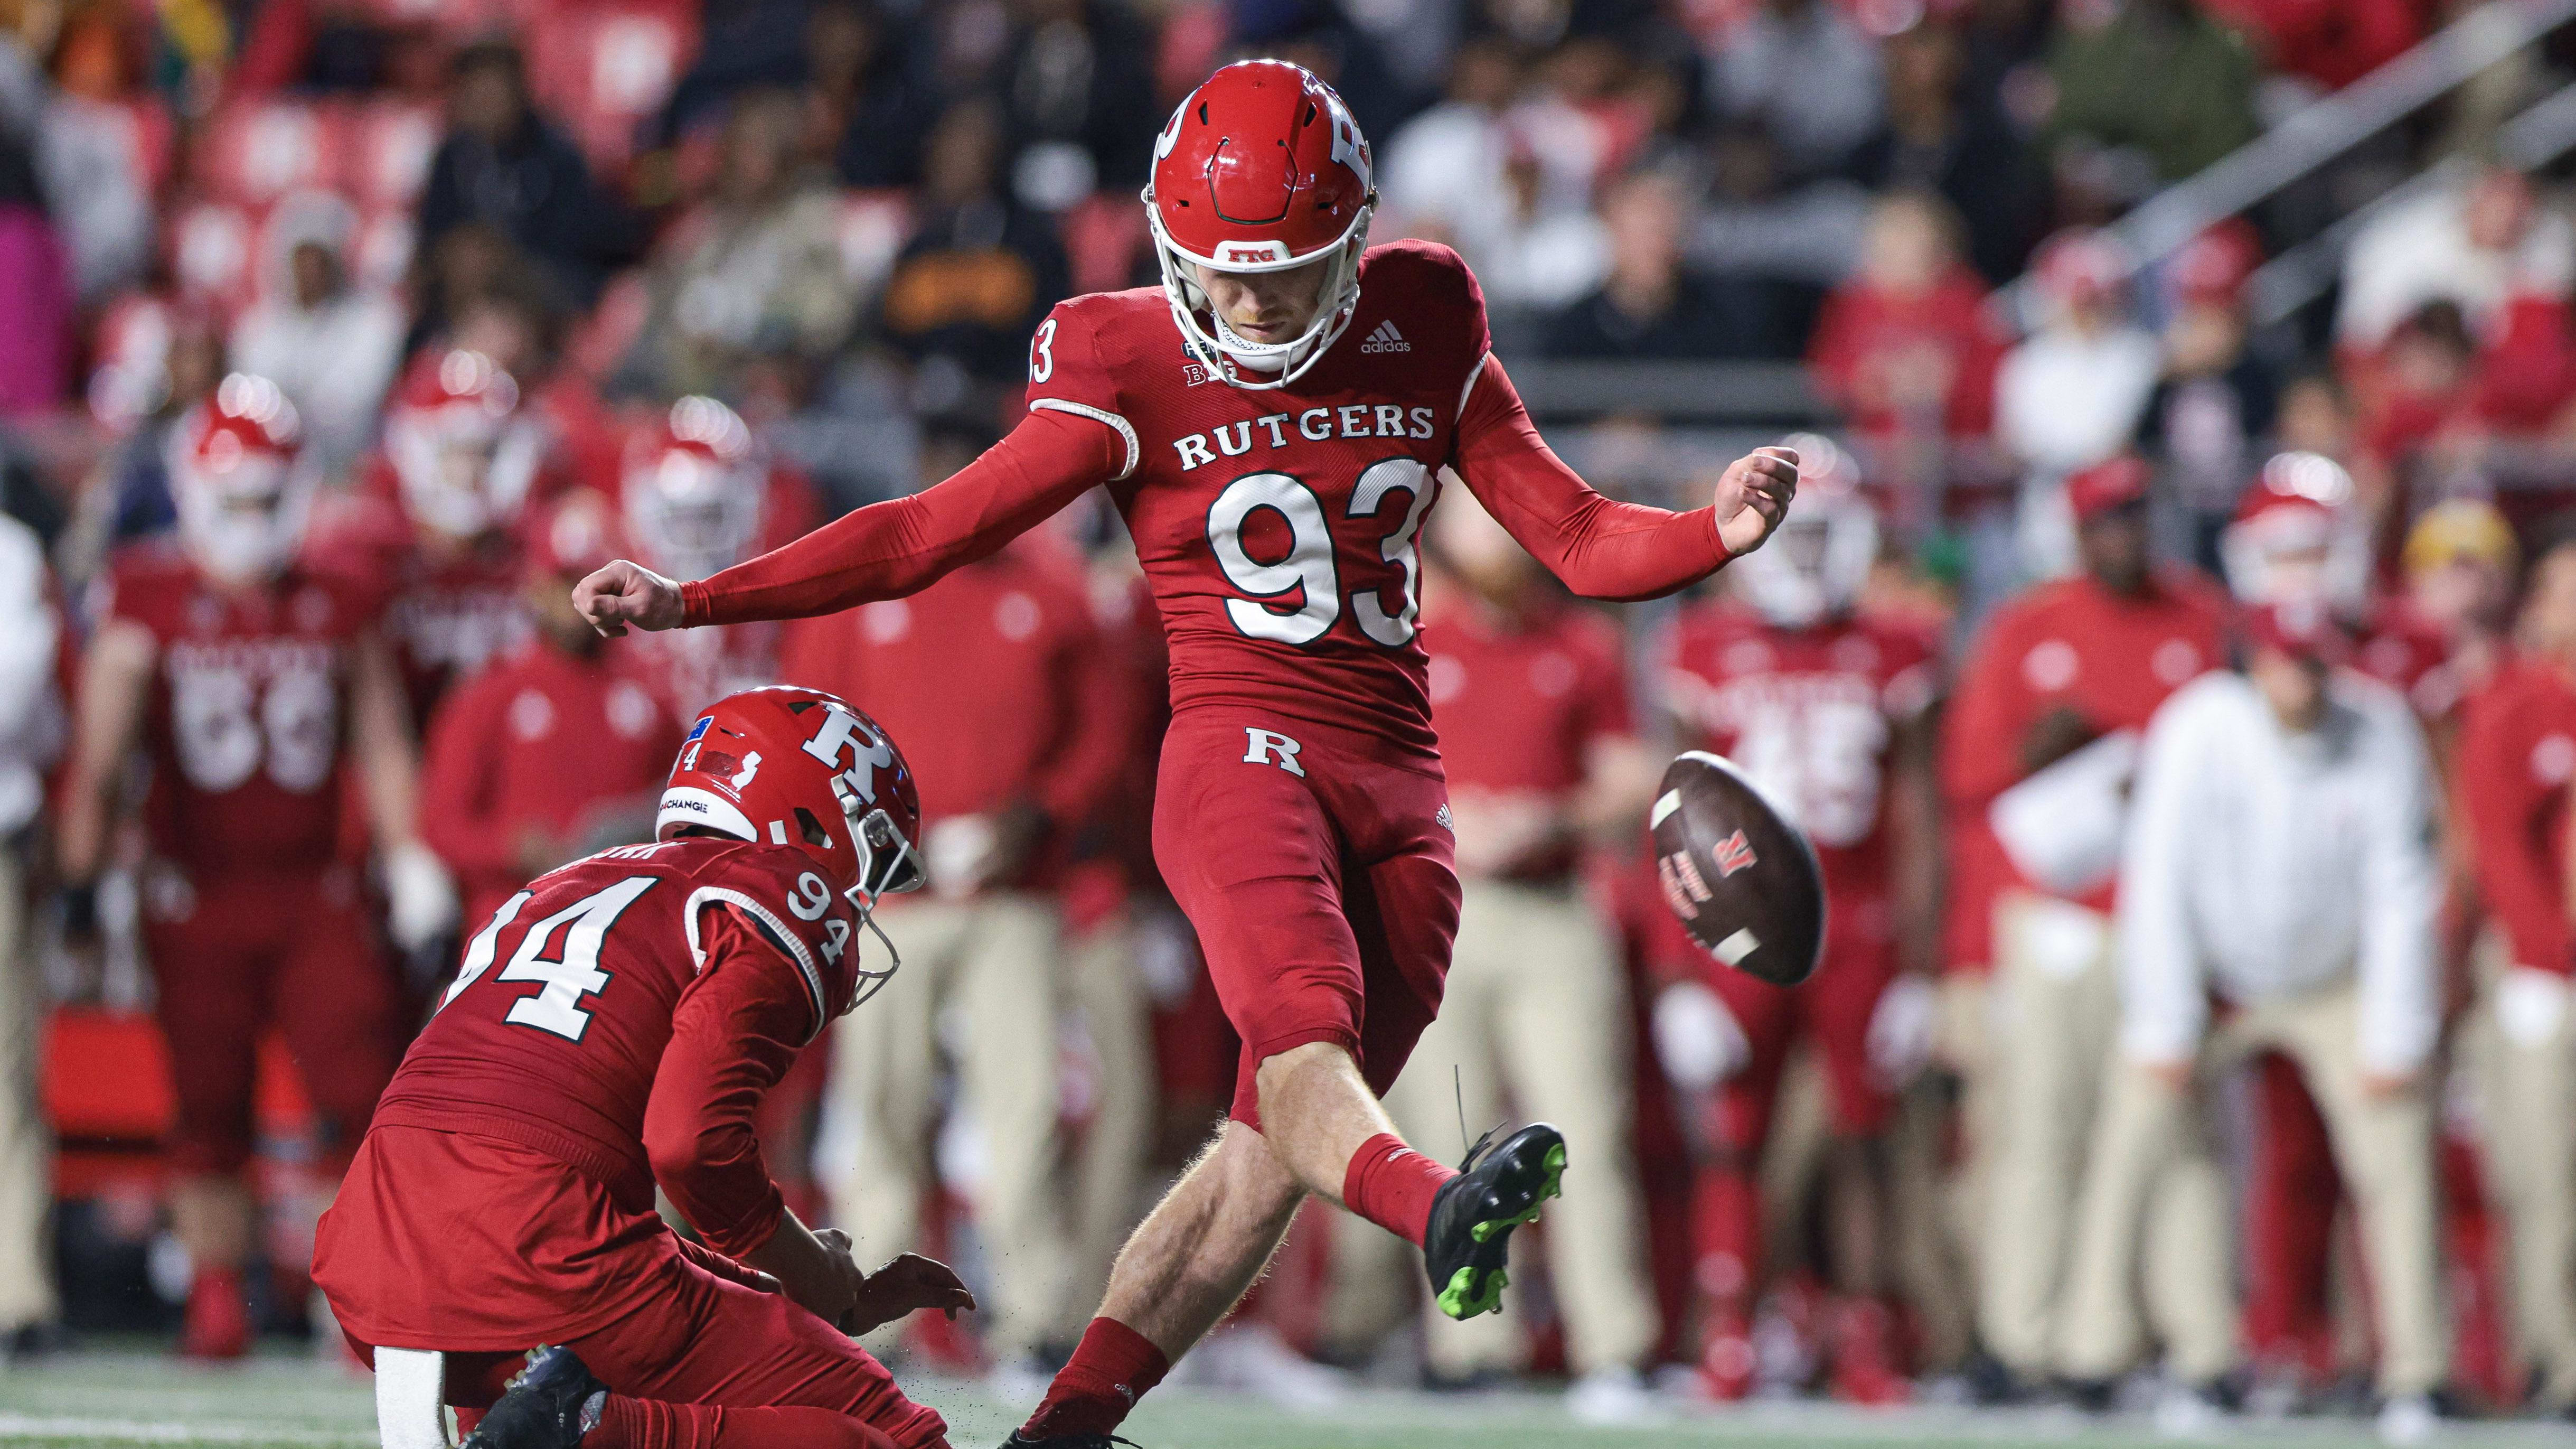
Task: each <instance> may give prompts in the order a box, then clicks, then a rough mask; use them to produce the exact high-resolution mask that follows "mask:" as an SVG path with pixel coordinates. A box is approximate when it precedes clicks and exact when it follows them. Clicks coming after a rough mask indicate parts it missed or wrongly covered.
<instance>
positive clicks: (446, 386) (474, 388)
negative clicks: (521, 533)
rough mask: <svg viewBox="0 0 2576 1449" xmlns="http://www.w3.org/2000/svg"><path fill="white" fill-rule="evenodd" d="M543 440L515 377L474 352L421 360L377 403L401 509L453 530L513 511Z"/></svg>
mask: <svg viewBox="0 0 2576 1449" xmlns="http://www.w3.org/2000/svg"><path fill="white" fill-rule="evenodd" d="M546 445H547V436H546V428H545V425H544V424H542V423H540V422H538V421H537V420H536V419H535V418H533V417H531V416H529V415H528V414H526V413H523V412H521V411H520V410H519V384H518V383H517V381H516V380H514V379H513V378H512V377H511V376H510V374H508V373H507V372H504V371H502V370H501V367H500V365H499V364H498V363H495V362H494V361H493V360H492V359H491V358H489V357H486V356H484V355H483V354H482V353H480V352H468V351H466V350H464V349H462V348H459V349H456V350H454V351H451V352H448V353H446V354H444V355H443V356H440V357H439V358H437V359H436V360H435V361H434V362H433V361H429V360H426V359H424V360H423V362H422V364H421V365H420V366H419V367H416V368H414V369H412V372H411V375H410V376H409V377H407V378H405V379H403V385H402V390H401V392H400V393H399V394H398V395H397V396H396V397H395V399H394V402H393V405H392V406H391V407H388V408H387V409H385V459H386V461H387V462H389V463H391V464H392V465H393V470H394V478H395V481H396V482H398V483H399V484H400V485H401V487H402V506H403V511H404V512H405V513H408V514H410V515H411V517H412V518H413V519H414V520H416V521H418V522H420V523H423V524H426V525H428V526H429V527H431V528H434V529H436V530H438V531H439V532H440V533H444V534H447V535H449V536H450V537H454V538H474V537H477V536H479V535H481V534H484V533H487V532H489V531H491V530H493V529H496V528H506V527H508V526H509V525H510V524H511V522H512V521H513V520H515V519H517V518H518V516H519V508H520V506H521V505H522V504H524V503H526V502H527V498H528V488H529V485H530V484H532V483H533V482H534V481H535V480H536V476H537V467H538V465H539V464H541V463H543V462H544V461H545V455H546Z"/></svg>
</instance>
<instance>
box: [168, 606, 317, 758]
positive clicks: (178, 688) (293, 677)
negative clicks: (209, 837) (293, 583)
mask: <svg viewBox="0 0 2576 1449" xmlns="http://www.w3.org/2000/svg"><path fill="white" fill-rule="evenodd" d="M163 669H164V672H165V674H166V675H167V677H168V680H169V684H170V726H171V729H170V732H171V736H172V739H173V741H174V742H175V743H176V744H177V746H178V756H179V770H180V773H181V774H183V775H185V776H187V778H188V783H189V784H191V785H194V786H195V787H196V788H198V789H200V790H203V791H206V792H208V793H210V794H220V793H222V792H223V791H226V790H231V789H235V788H238V787H239V786H241V785H243V784H245V783H246V782H248V781H249V779H250V778H251V776H252V775H253V774H255V773H257V772H258V771H259V770H260V769H261V767H262V766H263V765H265V766H266V768H267V771H268V777H269V779H271V780H273V781H275V782H276V783H277V785H278V787H279V788H281V789H285V790H290V791H293V792H294V793H296V794H299V795H303V794H310V793H311V792H312V791H314V790H317V789H320V788H321V786H322V785H323V783H324V782H325V781H327V780H329V779H330V778H331V766H332V762H333V760H334V759H335V758H336V757H337V755H338V750H339V740H340V683H339V671H340V659H339V651H338V649H337V647H336V646H334V645H331V644H328V643H324V642H321V641H318V640H309V639H216V640H197V639H182V640H179V641H177V642H176V643H173V644H172V645H171V646H170V647H169V649H168V651H167V652H166V654H165V655H164V661H163Z"/></svg>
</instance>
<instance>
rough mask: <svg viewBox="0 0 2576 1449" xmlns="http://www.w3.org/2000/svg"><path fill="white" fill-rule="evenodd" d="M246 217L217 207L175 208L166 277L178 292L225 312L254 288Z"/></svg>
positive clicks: (209, 204)
mask: <svg viewBox="0 0 2576 1449" xmlns="http://www.w3.org/2000/svg"><path fill="white" fill-rule="evenodd" d="M252 232H253V227H252V224H251V216H250V213H249V212H247V211H245V210H244V209H242V208H241V207H239V206H234V205H230V204H227V203H225V202H220V201H199V202H195V203H193V204H189V205H184V206H182V207H180V208H179V212H178V215H177V216H176V217H174V218H173V219H172V221H171V224H170V233H169V236H170V243H169V244H170V271H171V273H172V275H173V276H175V277H176V278H177V279H178V283H179V290H180V291H181V292H182V293H183V294H185V295H187V296H189V297H192V298H196V299H199V300H202V301H207V302H212V303H214V304H215V305H217V306H219V307H222V308H225V309H227V310H229V309H231V308H234V307H237V306H239V305H241V303H242V302H243V301H245V300H247V299H248V297H249V296H250V293H251V291H252V287H253V276H252V267H251V237H252Z"/></svg>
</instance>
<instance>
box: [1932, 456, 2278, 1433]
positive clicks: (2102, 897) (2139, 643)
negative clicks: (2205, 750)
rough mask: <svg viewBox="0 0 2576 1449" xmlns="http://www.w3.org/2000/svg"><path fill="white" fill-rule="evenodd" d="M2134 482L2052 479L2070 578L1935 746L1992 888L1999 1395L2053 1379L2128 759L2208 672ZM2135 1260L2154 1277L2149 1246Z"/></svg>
mask: <svg viewBox="0 0 2576 1449" xmlns="http://www.w3.org/2000/svg"><path fill="white" fill-rule="evenodd" d="M2148 478H2149V474H2148V470H2147V467H2146V465H2145V464H2144V463H2143V462H2140V461H2139V460H2138V459H2136V458H2134V457H2129V456H2125V455H2124V456H2120V457H2116V458H2113V459H2111V460H2109V461H2107V462H2104V463H2100V464H2097V465H2095V466H2093V467H2091V468H2087V469H2083V470H2081V471H2079V472H2077V473H2075V474H2074V475H2073V476H2071V477H2069V478H2068V479H2067V484H2066V494H2067V500H2068V503H2069V504H2070V506H2071V507H2072V509H2073V512H2074V515H2075V521H2076V541H2077V546H2078V551H2079V553H2080V555H2081V559H2082V565H2083V567H2082V571H2081V572H2079V573H2077V574H2075V575H2074V576H2072V577H2069V578H2065V579H2061V580H2057V581H2055V582H2052V583H2047V584H2042V585H2040V586H2039V587H2037V588H2034V589H2031V590H2029V591H2028V592H2026V593H2023V594H2022V595H2021V596H2020V597H2018V598H2015V599H2013V600H2012V601H2010V602H2008V603H2006V604H2004V605H2003V606H2002V607H2000V608H1998V609H1997V610H1996V611H1995V613H1994V615H1993V616H1992V617H1991V618H1989V619H1988V620H1987V621H1986V624H1985V627H1984V629H1983V630H1982V632H1981V633H1980V634H1979V635H1978V638H1977V640H1976V642H1975V644H1974V645H1973V646H1972V647H1971V649H1970V650H1969V653H1968V657H1967V661H1966V664H1965V666H1964V667H1963V668H1962V669H1961V671H1960V674H1959V683H1958V687H1957V690H1956V692H1955V694H1954V696H1953V698H1952V702H1951V705H1950V709H1949V713H1948V716H1947V719H1946V722H1945V724H1944V726H1943V730H1942V758H1941V783H1942V794H1943V797H1944V799H1945V801H1946V802H1947V806H1948V808H1949V810H1950V811H1951V812H1952V818H1953V819H1954V820H1956V821H1958V822H1960V824H1961V826H1962V827H1967V828H1973V829H1975V830H1976V831H1977V832H1978V833H1979V835H1980V836H1981V837H1982V839H1981V840H1980V841H1979V849H1980V850H1981V851H1985V852H1990V853H1989V854H1988V855H1987V859H1988V860H1990V861H1991V863H1992V867H1993V869H1995V870H1996V871H1997V872H1998V874H1999V876H2000V880H2001V884H2000V885H1999V886H1998V888H1997V890H1996V895H1995V899H1994V918H1993V923H1992V926H1991V944H1992V954H1993V957H1994V959H1993V962H1992V963H1991V964H1992V968H1993V969H1992V975H1991V979H1990V981H1989V983H1988V987H1987V990H1988V992H1989V993H1990V995H1989V997H1988V1000H1987V1001H1986V1002H1985V1003H1984V1004H1982V1005H1975V1004H1971V1003H1970V1001H1968V1000H1962V1001H1961V1002H1960V1003H1959V1007H1958V1009H1957V1014H1958V1015H1961V1016H1966V1017H1972V1018H1979V1019H1984V1020H1989V1021H1991V1023H1992V1025H1991V1033H1990V1036H1989V1040H1988V1050H1987V1051H1986V1052H1985V1053H1984V1055H1983V1060H1982V1063H1981V1069H1982V1070H1983V1072H1984V1073H1986V1074H1987V1075H1988V1076H1989V1077H1990V1078H1991V1081H1990V1082H1985V1083H1979V1082H1975V1081H1972V1082H1971V1083H1970V1087H1969V1093H1970V1098H1971V1101H1972V1102H1973V1103H1975V1107H1973V1108H1972V1110H1971V1114H1970V1116H1971V1123H1970V1131H1971V1141H1972V1144H1973V1148H1972V1150H1974V1151H1975V1152H1977V1153H1978V1154H1979V1155H1980V1156H1981V1157H1982V1158H1983V1159H1984V1160H1983V1162H1982V1164H1981V1167H1980V1171H1981V1173H1982V1174H1983V1176H1984V1179H1985V1195H1986V1218H1985V1224H1984V1233H1985V1248H1984V1251H1983V1252H1981V1253H1980V1254H1979V1260H1978V1270H1977V1271H1978V1277H1979V1280H1980V1282H1979V1288H1978V1311H1977V1325H1978V1331H1979V1333H1980V1334H1981V1335H1982V1337H1983V1339H1984V1342H1985V1347H1986V1350H1987V1352H1988V1353H1990V1354H1992V1355H1993V1356H1994V1358H1995V1359H1996V1360H1998V1361H1999V1363H2000V1365H2001V1367H2002V1369H2003V1370H2004V1372H2005V1374H2006V1375H2007V1376H2008V1378H2007V1380H2006V1381H2005V1382H2003V1383H1999V1384H1996V1385H1993V1386H1991V1387H1993V1388H1994V1389H1995V1390H1997V1391H2000V1392H2007V1393H2009V1392H2014V1391H2018V1390H2022V1389H2027V1388H2030V1387H2033V1386H2035V1385H2038V1384H2041V1383H2044V1382H2046V1381H2047V1379H2048V1378H2049V1377H2050V1375H2051V1373H2052V1372H2053V1359H2054V1349H2053V1344H2054V1342H2055V1336H2056V1333H2057V1331H2058V1322H2057V1319H2058V1301H2059V1288H2060V1284H2061V1280H2062V1276H2063V1273H2064V1269H2065V1262H2066V1256H2065V1255H2066V1243H2067V1233H2068V1227H2069V1213H2070V1211H2071V1207H2072V1204H2073V1201H2074V1197H2075V1190H2076V1184H2077V1181H2078V1180H2079V1178H2080V1177H2081V1176H2082V1174H2083V1169H2084V1159H2085V1152H2086V1141H2087V1138H2088V1134H2089V1133H2090V1131H2091V1128H2092V1123H2093V1117H2094V1109H2095V1103H2096V1100H2097V1097H2098V1094H2099V1093H2098V1089H2099V1086H2100V1082H2101V1078H2102V1064H2103V1062H2105V1061H2106V1060H2108V1059H2109V1057H2110V1054H2111V1048H2112V1034H2113V1031H2114V1028H2115V1027H2116V1025H2117V1022H2118V1015H2119V1000H2118V995H2117V989H2116V981H2115V979H2114V975H2113V970H2112V953H2111V914H2110V912H2111V906H2112V899H2113V894H2114V893H2113V883H2114V879H2115V877H2116V874H2117V866H2118V850H2119V839H2120V829H2121V815H2122V810H2123V808H2124V807H2123V805H2122V803H2121V802H2122V799H2123V794H2124V792H2125V789H2126V784H2127V778H2128V765H2127V763H2126V759H2127V758H2134V750H2135V744H2136V740H2137V737H2138V734H2139V732H2140V731H2142V730H2144V729H2145V727H2146V723H2147V719H2148V717H2149V716H2150V715H2152V714H2154V713H2155V709H2156V706H2158V705H2160V704H2162V703H2163V702H2164V699H2165V696H2166V695H2168V694H2171V693H2172V692H2173V691H2174V690H2176V689H2178V688H2180V687H2181V686H2183V685H2184V684H2187V683H2189V682H2190V681H2191V680H2192V679H2193V678H2195V677H2197V676H2198V675H2199V674H2200V673H2201V672H2202V671H2203V670H2206V669H2209V668H2211V667H2213V666H2215V665H2216V664H2217V663H2218V662H2219V661H2220V659H2221V658H2222V657H2223V656H2222V654H2221V652H2220V646H2221V642H2222V630H2223V628H2224V617H2225V615H2224V603H2223V601H2222V600H2221V599H2220V598H2219V597H2218V596H2217V594H2216V592H2215V591H2214V590H2211V589H2209V588H2207V587H2206V586H2204V585H2202V584H2200V583H2199V582H2197V581H2196V580H2193V579H2191V578H2188V577H2185V576H2182V575H2179V574H2166V573H2162V572H2159V571H2158V570H2156V569H2155V568H2154V567H2153V566H2152V565H2151V564H2150V562H2149V559H2148V553H2147V522H2146V503H2147V484H2148ZM2088 746H2092V747H2093V749H2092V752H2090V753H2087V747H2088ZM2124 756H2125V757H2126V758H2124ZM2015 792H2019V793H2015ZM2003 825H2008V826H2011V827H2013V829H2012V832H2011V834H2010V836H2009V837H2007V835H2006V833H2005V831H2004V830H2002V829H1999V828H1998V827H1999V826H2003ZM2154 1232H2155V1230H2154V1228H2153V1226H2152V1224H2151V1226H2150V1236H2153V1235H2154ZM2146 1261H2147V1262H2148V1263H2149V1264H2150V1265H2158V1264H2161V1263H2163V1262H2165V1261H2167V1260H2166V1259H2165V1258H2163V1257H2162V1256H2160V1255H2159V1254H2158V1252H2157V1251H2156V1250H2155V1249H2153V1248H2152V1247H2151V1248H2150V1250H2149V1253H2148V1257H2147V1259H2146ZM2148 1299H2149V1302H2150V1305H2151V1306H2152V1305H2154V1304H2159V1303H2163V1302H2165V1301H2167V1299H2166V1295H2163V1294H2161V1293H2153V1292H2151V1293H2150V1294H2149V1295H2148ZM2189 1367H2192V1368H2195V1369H2199V1370H2200V1372H2201V1374H2202V1376H2204V1377H2205V1376H2208V1375H2212V1374H2216V1373H2218V1372H2222V1371H2224V1370H2225V1368H2226V1367H2227V1365H2226V1364H2225V1363H2223V1362H2221V1363H2216V1364H2212V1365H2206V1366H2203V1365H2191V1366H2189Z"/></svg>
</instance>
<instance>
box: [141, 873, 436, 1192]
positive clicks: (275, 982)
mask: <svg viewBox="0 0 2576 1449" xmlns="http://www.w3.org/2000/svg"><path fill="white" fill-rule="evenodd" d="M144 895H145V908H144V927H143V934H144V945H145V949H146V950H147V951H149V952H150V954H151V958H152V975H153V979H154V981H155V983H156V985H157V986H158V988H159V992H160V1012H159V1014H160V1020H161V1033H162V1035H163V1036H164V1037H165V1038H166V1039H167V1040H168V1042H169V1047H170V1076H171V1084H172V1086H173V1088H174V1089H175V1091H176V1095H177V1097H178V1120H177V1123H176V1125H175V1126H174V1127H173V1128H172V1131H171V1137H170V1144H169V1145H170V1156H171V1164H172V1166H173V1167H175V1168H176V1169H177V1170H178V1171H180V1172H182V1173H197V1174H214V1175H229V1174H232V1173H235V1172H238V1171H240V1170H241V1167H242V1165H243V1164H244V1163H246V1162H248V1161H249V1160H250V1154H251V1146H252V1142H253V1130H254V1126H253V1123H252V1120H251V1091H252V1085H253V1082H254V1080H255V1078H256V1073H257V1067H258V1061H259V1039H260V1037H261V1035H262V1034H263V1033H264V1032H265V1031H266V1030H267V1029H269V1028H270V1027H275V1028H277V1030H278V1032H279V1033H280V1034H281V1035H282V1036H283V1037H284V1038H285V1040H286V1049H287V1052H288V1054H289V1055H291V1056H292V1057H293V1058H294V1059H295V1067H296V1071H297V1072H298V1074H299V1075H301V1076H302V1078H303V1080H304V1090H305V1093H306V1095H307V1096H309V1097H310V1098H311V1099H312V1101H313V1107H314V1111H315V1113H316V1115H317V1116H318V1117H319V1119H320V1121H319V1128H320V1148H321V1153H322V1161H323V1163H324V1164H325V1165H326V1167H328V1168H329V1169H330V1170H332V1171H334V1172H336V1171H338V1170H339V1169H340V1168H341V1167H344V1166H346V1164H347V1162H348V1158H349V1154H350V1153H352V1152H355V1151H356V1150H357V1146H358V1139H359V1138H360V1137H362V1136H364V1135H365V1133H366V1130H367V1118H368V1117H369V1116H370V1115H371V1114H372V1113H373V1112H374V1111H375V1109H376V1098H377V1097H378V1096H379V1095H380V1094H381V1093H382V1092H383V1091H384V1089H385V1083H386V1082H388V1081H390V1080H392V1078H393V1073H394V1065H395V1063H396V1061H397V1060H398V1059H399V1058H400V1056H401V1049H400V1046H399V1044H398V1038H397V1036H396V1029H395V1020H396V1006H395V1002H396V988H395V983H394V978H393V974H392V972H391V970H390V969H389V968H388V967H387V966H386V964H385V962H384V960H383V958H382V957H381V956H380V955H379V954H378V953H377V951H376V949H375V931H374V928H373V926H372V924H371V923H370V922H369V921H368V920H367V916H366V913H365V911H364V910H363V909H361V907H360V905H359V901H358V893H357V886H356V883H355V881H354V879H353V878H352V874H351V872H349V871H348V870H346V869H345V868H333V869H331V870H327V871H323V872H319V873H310V874H294V875H253V874H249V873H242V874H237V875H232V876H219V877H213V878H208V879H204V880H200V881H196V882H193V883H192V882H185V881H181V880H178V879H176V878H174V877H163V878H161V879H159V880H157V881H154V882H152V883H150V884H149V885H147V887H146V889H145V893H144Z"/></svg>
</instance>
